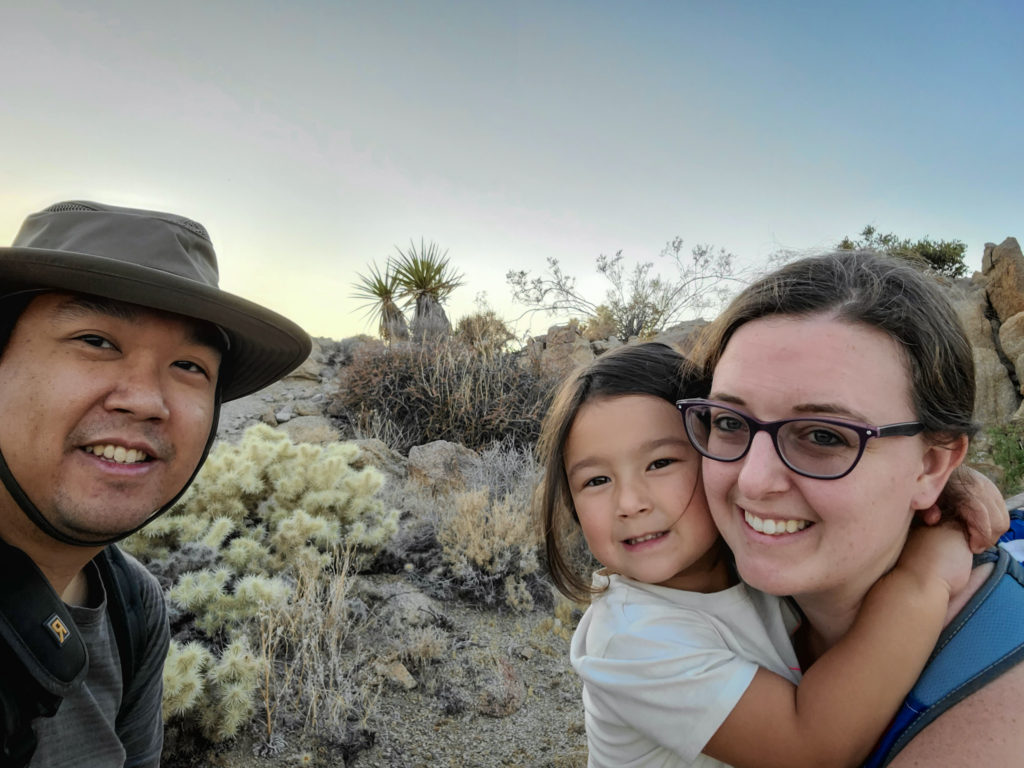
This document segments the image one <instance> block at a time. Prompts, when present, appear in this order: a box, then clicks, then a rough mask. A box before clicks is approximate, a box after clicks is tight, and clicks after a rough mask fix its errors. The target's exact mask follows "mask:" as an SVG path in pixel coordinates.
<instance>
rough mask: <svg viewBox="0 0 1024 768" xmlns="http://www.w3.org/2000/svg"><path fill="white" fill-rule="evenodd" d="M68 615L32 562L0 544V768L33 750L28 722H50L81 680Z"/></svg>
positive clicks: (79, 654)
mask: <svg viewBox="0 0 1024 768" xmlns="http://www.w3.org/2000/svg"><path fill="white" fill-rule="evenodd" d="M87 659H88V653H87V651H86V648H85V641H84V640H83V639H82V636H81V635H80V634H79V632H78V627H76V626H75V622H74V621H73V620H72V618H71V612H70V611H69V610H68V607H67V606H66V605H65V604H64V601H62V600H61V599H60V596H59V595H58V594H57V593H56V592H54V590H53V587H52V586H50V582H49V581H48V580H47V578H46V576H44V575H43V573H42V572H41V571H40V570H39V568H38V567H37V566H36V564H35V563H34V562H33V561H32V559H31V558H30V557H29V556H28V555H26V554H25V553H24V552H22V551H21V550H20V549H17V548H16V547H12V546H10V545H8V544H6V543H4V542H2V541H0V669H2V670H3V672H2V674H0V766H20V765H25V764H26V763H27V762H28V761H29V759H31V757H32V753H33V752H34V751H35V747H36V739H35V733H34V731H33V730H32V721H33V720H34V719H35V718H37V717H52V716H53V715H54V714H55V713H56V711H57V708H58V707H59V706H60V702H61V701H62V700H63V698H64V697H65V696H66V695H67V694H68V693H70V692H71V691H72V690H73V689H74V688H75V687H76V686H77V685H78V684H79V683H80V682H81V680H82V678H83V677H84V676H85V673H86V669H87V666H88V665H87V664H86V661H87Z"/></svg>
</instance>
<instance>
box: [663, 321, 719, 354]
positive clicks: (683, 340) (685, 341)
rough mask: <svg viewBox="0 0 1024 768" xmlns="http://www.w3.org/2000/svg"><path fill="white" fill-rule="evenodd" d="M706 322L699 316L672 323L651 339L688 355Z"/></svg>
mask: <svg viewBox="0 0 1024 768" xmlns="http://www.w3.org/2000/svg"><path fill="white" fill-rule="evenodd" d="M707 324H708V321H707V320H705V319H703V318H699V319H697V320H688V321H686V322H685V323H679V324H678V325H673V326H672V327H671V328H666V329H665V330H663V331H662V332H661V333H659V334H658V335H657V336H655V337H654V338H653V339H651V341H659V342H661V343H662V344H668V345H669V346H670V347H673V348H674V349H677V350H679V352H680V353H682V354H683V355H689V354H690V353H691V352H692V351H693V346H694V344H695V343H696V341H697V337H698V336H699V335H700V332H701V330H703V328H704V326H706V325H707Z"/></svg>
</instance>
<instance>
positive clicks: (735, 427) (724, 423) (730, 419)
mask: <svg viewBox="0 0 1024 768" xmlns="http://www.w3.org/2000/svg"><path fill="white" fill-rule="evenodd" d="M712 425H713V426H714V428H715V429H717V430H718V431H719V432H738V431H739V430H741V429H743V422H742V421H740V420H739V419H737V418H736V417H735V416H716V417H715V419H714V421H713V422H712Z"/></svg>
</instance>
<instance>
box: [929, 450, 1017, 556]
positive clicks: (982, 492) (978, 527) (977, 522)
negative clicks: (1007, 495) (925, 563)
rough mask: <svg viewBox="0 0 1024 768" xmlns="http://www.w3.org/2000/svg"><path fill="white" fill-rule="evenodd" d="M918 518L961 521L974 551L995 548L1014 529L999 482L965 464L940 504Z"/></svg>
mask: <svg viewBox="0 0 1024 768" xmlns="http://www.w3.org/2000/svg"><path fill="white" fill-rule="evenodd" d="M918 516H919V517H920V518H921V520H923V521H924V522H925V523H927V524H928V525H935V524H936V523H938V522H939V521H940V520H953V519H957V520H960V522H961V523H962V525H963V527H964V530H965V531H966V533H967V539H968V541H969V542H970V545H971V551H972V552H984V551H985V550H986V549H988V548H989V547H992V546H995V543H996V541H998V540H999V537H1000V536H1002V535H1003V534H1004V533H1006V529H1007V528H1009V527H1010V513H1009V511H1008V510H1007V509H1006V502H1005V501H1004V500H1003V495H1002V494H1001V493H1000V492H999V489H998V488H996V486H995V483H993V482H992V481H991V480H989V479H988V478H987V477H985V476H984V475H983V474H981V473H980V472H978V471H977V470H974V469H971V468H970V467H968V466H966V465H965V464H961V465H960V466H959V467H957V468H956V469H955V470H953V474H952V475H950V476H949V480H947V481H946V487H945V488H943V490H942V493H941V494H940V495H939V499H938V501H936V502H935V503H934V504H933V505H932V506H931V507H929V508H928V509H924V510H921V511H919V512H918Z"/></svg>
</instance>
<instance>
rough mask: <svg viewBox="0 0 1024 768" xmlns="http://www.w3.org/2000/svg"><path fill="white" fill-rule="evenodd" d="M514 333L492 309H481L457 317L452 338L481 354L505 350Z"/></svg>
mask: <svg viewBox="0 0 1024 768" xmlns="http://www.w3.org/2000/svg"><path fill="white" fill-rule="evenodd" d="M515 338H516V335H515V334H514V333H513V332H512V329H511V328H509V327H508V324H507V323H506V322H505V321H504V320H502V319H501V318H500V317H499V316H498V314H497V313H496V312H495V311H494V310H493V309H483V310H481V311H479V312H474V313H473V314H471V315H464V316H463V317H461V318H459V322H458V323H457V324H456V326H455V332H454V334H452V340H453V341H455V342H457V343H459V344H464V345H466V346H467V347H469V348H470V349H472V350H473V351H475V352H478V353H479V354H481V355H494V354H497V353H499V352H503V351H507V349H508V345H509V344H510V343H511V342H512V341H515Z"/></svg>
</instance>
